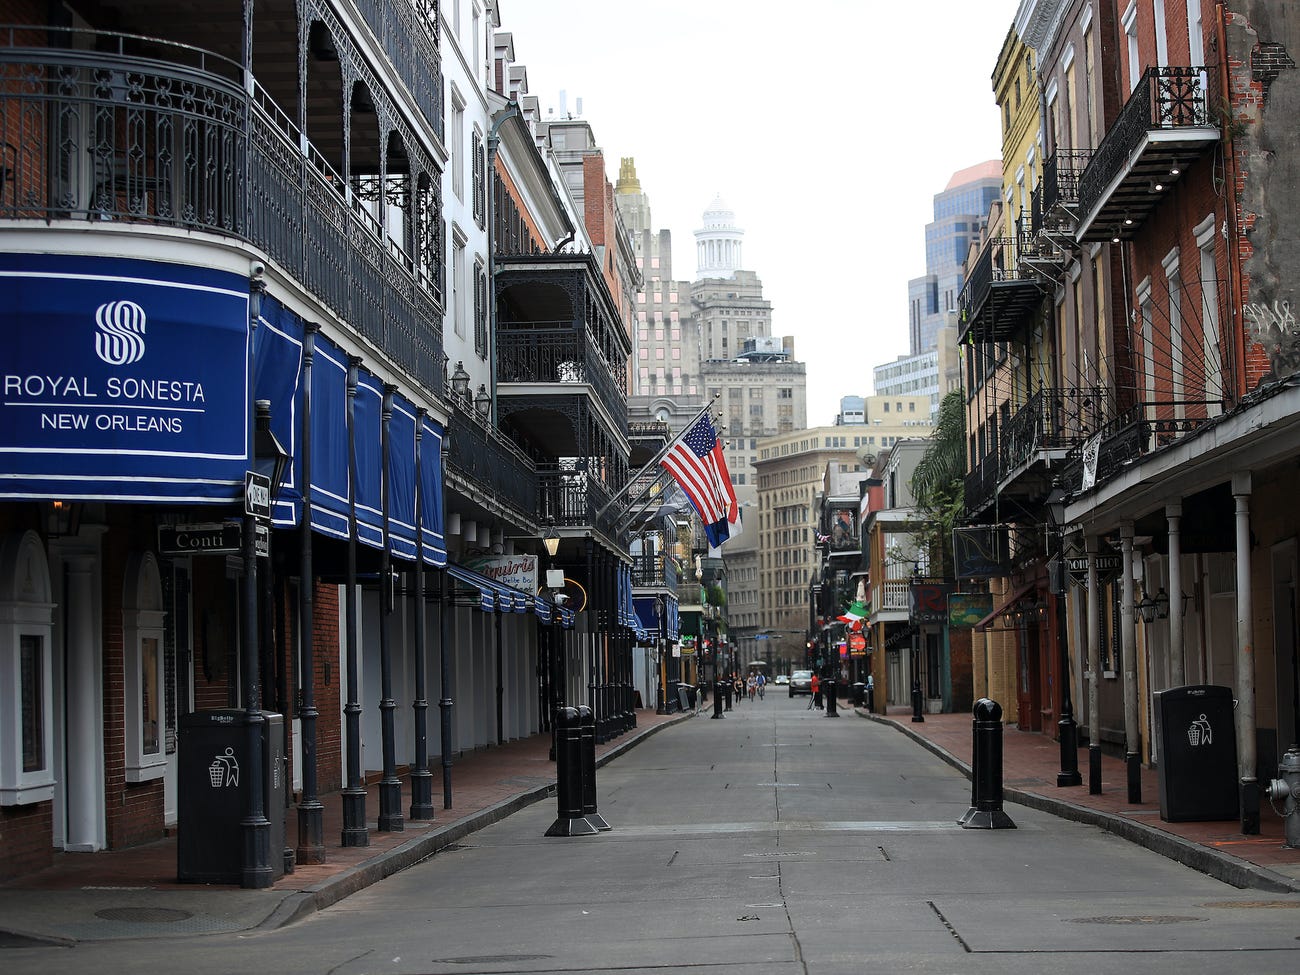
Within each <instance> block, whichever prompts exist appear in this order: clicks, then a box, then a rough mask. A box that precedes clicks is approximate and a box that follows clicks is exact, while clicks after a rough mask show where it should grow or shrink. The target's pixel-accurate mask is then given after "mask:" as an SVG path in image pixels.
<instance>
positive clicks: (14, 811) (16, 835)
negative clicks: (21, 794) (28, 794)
mask: <svg viewBox="0 0 1300 975" xmlns="http://www.w3.org/2000/svg"><path fill="white" fill-rule="evenodd" d="M53 809H54V804H53V803H52V802H37V803H33V804H32V805H29V806H4V807H0V881H4V880H8V879H10V878H11V877H21V876H23V875H24V874H28V873H33V872H34V871H37V870H43V869H45V868H46V867H48V866H49V865H50V864H51V863H53V862H54V841H53V836H54V819H53V815H54V814H53Z"/></svg>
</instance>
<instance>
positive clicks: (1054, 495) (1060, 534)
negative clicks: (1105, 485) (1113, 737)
mask: <svg viewBox="0 0 1300 975" xmlns="http://www.w3.org/2000/svg"><path fill="white" fill-rule="evenodd" d="M1067 498H1068V495H1067V494H1066V493H1065V485H1064V484H1063V483H1062V481H1061V478H1060V477H1059V476H1057V477H1056V478H1054V479H1053V481H1052V490H1051V493H1050V494H1048V496H1047V514H1048V516H1049V517H1050V518H1051V519H1052V528H1053V533H1054V534H1055V536H1056V538H1055V542H1056V553H1055V563H1056V564H1055V569H1054V571H1053V572H1052V573H1050V575H1051V580H1050V581H1051V589H1052V595H1053V597H1054V598H1055V601H1056V642H1057V645H1058V646H1059V647H1060V659H1061V676H1060V681H1061V720H1060V722H1059V723H1058V725H1057V730H1058V734H1059V739H1060V743H1061V771H1060V772H1058V773H1057V775H1056V784H1057V786H1058V787H1059V786H1068V785H1082V784H1083V777H1082V776H1081V775H1080V774H1079V728H1078V726H1077V725H1076V724H1075V722H1074V704H1073V702H1072V701H1071V700H1070V647H1069V640H1068V636H1067V633H1066V626H1065V589H1066V586H1067V585H1068V583H1067V574H1066V569H1065V503H1066V500H1067ZM1089 730H1090V733H1091V734H1094V735H1095V734H1096V733H1097V729H1096V728H1092V729H1089Z"/></svg>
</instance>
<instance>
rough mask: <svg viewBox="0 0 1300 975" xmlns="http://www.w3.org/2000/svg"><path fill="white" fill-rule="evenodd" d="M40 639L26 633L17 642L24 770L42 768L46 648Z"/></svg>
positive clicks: (43, 766)
mask: <svg viewBox="0 0 1300 975" xmlns="http://www.w3.org/2000/svg"><path fill="white" fill-rule="evenodd" d="M42 643H43V641H42V640H41V638H40V637H39V636H36V635H35V634H31V633H25V634H23V635H22V637H21V638H20V640H19V682H20V684H21V687H22V704H21V707H22V716H23V717H22V727H23V771H24V772H39V771H40V770H41V769H43V768H45V681H44V674H45V648H44V647H43V646H42Z"/></svg>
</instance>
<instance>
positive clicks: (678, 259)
mask: <svg viewBox="0 0 1300 975" xmlns="http://www.w3.org/2000/svg"><path fill="white" fill-rule="evenodd" d="M500 6H501V29H502V30H509V31H511V32H512V33H513V34H514V41H515V57H516V58H517V59H518V62H519V63H521V64H523V65H524V66H525V67H526V68H527V70H528V84H529V92H530V94H533V95H536V96H537V97H538V99H539V101H540V104H541V111H542V115H543V117H545V115H546V113H547V110H548V109H551V108H553V109H554V110H555V113H556V114H557V115H558V114H559V112H560V92H561V91H564V92H565V93H566V98H567V107H568V111H569V112H570V113H572V114H576V102H577V99H579V98H581V99H582V117H583V118H585V119H586V120H587V121H588V122H590V123H591V126H592V130H593V132H594V133H595V136H596V140H597V142H598V143H599V144H600V147H601V148H602V149H603V150H604V153H605V167H606V175H607V176H608V177H609V179H610V181H611V183H612V182H614V181H616V180H617V178H618V166H619V159H620V158H621V157H623V156H632V157H634V159H635V160H636V170H637V175H638V177H639V178H640V180H641V186H642V189H643V190H644V192H645V193H647V194H648V195H649V197H650V209H651V218H652V221H653V224H654V229H656V230H659V229H664V228H666V229H668V230H671V231H672V234H673V273H674V277H676V278H678V279H691V278H694V277H695V237H694V231H695V230H697V229H698V228H699V227H700V226H701V225H702V223H703V213H704V210H705V208H706V207H708V205H709V204H710V203H711V202H712V201H713V198H714V196H715V195H716V194H719V193H720V194H721V195H722V198H723V199H724V200H725V201H726V202H727V204H728V205H729V206H730V207H731V209H732V210H734V211H735V213H736V222H737V224H738V225H739V226H740V227H741V228H742V229H743V230H744V231H745V238H744V241H745V243H744V265H745V267H746V269H748V270H752V271H755V272H756V273H757V274H758V275H759V278H760V279H761V280H762V282H763V293H764V297H766V298H767V299H768V300H769V301H771V302H772V306H773V319H772V322H773V325H772V331H773V333H774V334H777V335H793V336H794V337H795V352H796V354H797V356H798V358H799V359H801V360H803V361H804V362H806V363H807V368H808V425H809V426H820V425H823V424H828V423H832V422H833V421H834V417H835V414H836V412H837V411H838V409H839V400H840V397H841V396H847V395H865V394H867V393H869V392H870V391H871V369H872V367H873V366H876V365H880V364H882V363H885V362H889V361H891V360H893V359H894V358H896V357H897V356H899V355H903V354H906V353H907V351H908V344H907V282H908V280H909V279H910V278H914V277H919V276H920V275H921V274H923V273H925V249H924V242H925V237H924V234H925V225H926V224H927V223H928V222H930V220H931V219H932V216H933V202H934V199H933V198H934V195H935V194H936V193H938V192H939V191H941V190H942V189H943V188H944V186H945V185H946V184H947V182H948V180H949V178H950V177H951V176H952V174H953V173H954V172H956V171H957V170H959V169H964V168H966V167H967V166H971V165H974V164H976V163H979V162H983V161H985V160H987V159H995V158H999V157H1000V155H1001V137H1000V132H999V124H998V117H997V109H996V106H995V105H994V101H993V92H992V86H991V81H990V78H991V76H992V73H993V68H994V65H995V63H996V61H997V57H998V52H999V51H1000V50H1001V46H1002V42H1003V40H1004V39H1005V38H1006V35H1007V31H1008V30H1009V29H1010V27H1011V22H1012V18H1013V17H1014V16H1015V12H1016V8H1017V7H1018V0H910V2H909V3H906V4H903V5H900V4H890V3H882V2H879V0H821V2H813V3H804V4H799V5H796V4H793V3H790V2H789V0H783V2H779V3H778V2H774V0H648V2H642V0H501V3H500Z"/></svg>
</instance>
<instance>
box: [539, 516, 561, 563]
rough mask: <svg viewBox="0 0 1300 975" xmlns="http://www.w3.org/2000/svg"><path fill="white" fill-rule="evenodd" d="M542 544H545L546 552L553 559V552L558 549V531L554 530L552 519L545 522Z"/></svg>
mask: <svg viewBox="0 0 1300 975" xmlns="http://www.w3.org/2000/svg"><path fill="white" fill-rule="evenodd" d="M542 544H543V545H545V546H546V554H547V555H548V556H550V557H551V558H552V559H554V558H555V553H556V552H558V551H559V550H560V533H559V532H558V531H556V530H555V522H554V521H551V522H549V523H548V524H547V526H546V534H545V535H543V536H542Z"/></svg>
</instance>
